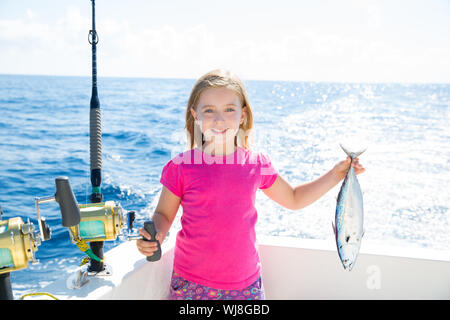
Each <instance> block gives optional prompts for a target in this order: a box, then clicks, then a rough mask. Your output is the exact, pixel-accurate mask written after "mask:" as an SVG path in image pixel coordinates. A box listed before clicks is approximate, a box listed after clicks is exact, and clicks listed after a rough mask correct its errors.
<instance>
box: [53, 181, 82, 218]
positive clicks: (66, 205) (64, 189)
mask: <svg viewBox="0 0 450 320" xmlns="http://www.w3.org/2000/svg"><path fill="white" fill-rule="evenodd" d="M55 184H56V193H55V200H56V202H58V204H59V208H60V210H61V216H62V225H63V226H64V227H73V226H75V225H77V224H79V223H80V221H81V213H80V208H79V207H78V202H77V199H76V198H75V195H74V194H73V191H72V187H71V186H70V182H69V178H67V177H58V178H56V179H55Z"/></svg>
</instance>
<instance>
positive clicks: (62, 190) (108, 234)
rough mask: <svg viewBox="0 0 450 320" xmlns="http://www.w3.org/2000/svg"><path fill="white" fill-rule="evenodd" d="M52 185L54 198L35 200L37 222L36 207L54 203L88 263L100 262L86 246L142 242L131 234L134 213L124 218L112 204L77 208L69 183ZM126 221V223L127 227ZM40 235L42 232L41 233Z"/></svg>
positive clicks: (62, 179) (61, 180)
mask: <svg viewBox="0 0 450 320" xmlns="http://www.w3.org/2000/svg"><path fill="white" fill-rule="evenodd" d="M55 181H56V188H57V191H56V194H55V196H54V197H53V196H52V197H43V198H36V212H37V218H38V221H43V220H44V219H43V218H42V217H41V215H40V212H39V204H40V203H45V202H50V201H57V202H58V203H59V205H60V209H61V215H62V217H63V226H65V227H68V230H69V234H70V239H71V241H72V243H73V244H75V245H77V246H78V248H79V249H80V250H81V251H83V252H85V253H86V254H87V255H88V256H89V257H90V258H91V259H94V260H96V261H101V262H103V261H102V260H101V259H100V258H99V257H97V256H96V255H95V254H94V253H93V252H92V250H91V249H89V246H88V245H87V244H88V243H89V242H96V241H114V240H116V239H117V237H119V238H120V239H121V240H137V239H142V237H141V236H138V235H137V234H136V232H135V231H134V230H133V222H134V220H135V212H134V211H129V212H127V213H126V214H125V213H124V210H123V209H122V207H121V206H120V204H119V203H117V202H114V201H106V202H100V203H90V204H78V202H77V200H76V199H75V196H74V194H73V191H72V188H71V187H70V183H69V179H68V178H67V177H59V178H56V180H55ZM65 220H66V221H65ZM44 221H45V220H44ZM125 221H127V223H126V224H127V227H126V226H125ZM149 223H150V224H153V223H152V222H151V221H149V222H146V223H145V224H144V228H149V227H148V224H149ZM152 226H153V225H152ZM149 229H150V228H149ZM153 229H154V228H153ZM41 231H43V230H42V229H41ZM44 236H45V232H43V234H42V237H44Z"/></svg>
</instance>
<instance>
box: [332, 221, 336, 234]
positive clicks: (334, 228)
mask: <svg viewBox="0 0 450 320" xmlns="http://www.w3.org/2000/svg"><path fill="white" fill-rule="evenodd" d="M331 226H332V227H333V233H334V235H336V227H335V226H334V222H333V221H331Z"/></svg>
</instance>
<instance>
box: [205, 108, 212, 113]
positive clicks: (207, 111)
mask: <svg viewBox="0 0 450 320" xmlns="http://www.w3.org/2000/svg"><path fill="white" fill-rule="evenodd" d="M203 112H204V113H211V112H212V109H206V110H203Z"/></svg>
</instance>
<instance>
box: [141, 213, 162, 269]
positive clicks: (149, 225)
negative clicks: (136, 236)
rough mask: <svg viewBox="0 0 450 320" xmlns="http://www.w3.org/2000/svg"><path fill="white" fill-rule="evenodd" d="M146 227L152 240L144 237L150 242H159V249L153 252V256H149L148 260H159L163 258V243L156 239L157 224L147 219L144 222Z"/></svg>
mask: <svg viewBox="0 0 450 320" xmlns="http://www.w3.org/2000/svg"><path fill="white" fill-rule="evenodd" d="M144 229H145V231H147V232H148V233H149V234H150V236H151V240H147V239H145V238H144V240H145V241H150V242H156V243H157V244H158V250H156V251H155V252H153V254H152V255H151V256H149V257H147V261H150V262H153V261H158V260H159V259H161V245H160V244H159V241H158V240H156V239H155V238H156V228H155V224H154V223H153V221H146V222H144Z"/></svg>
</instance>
